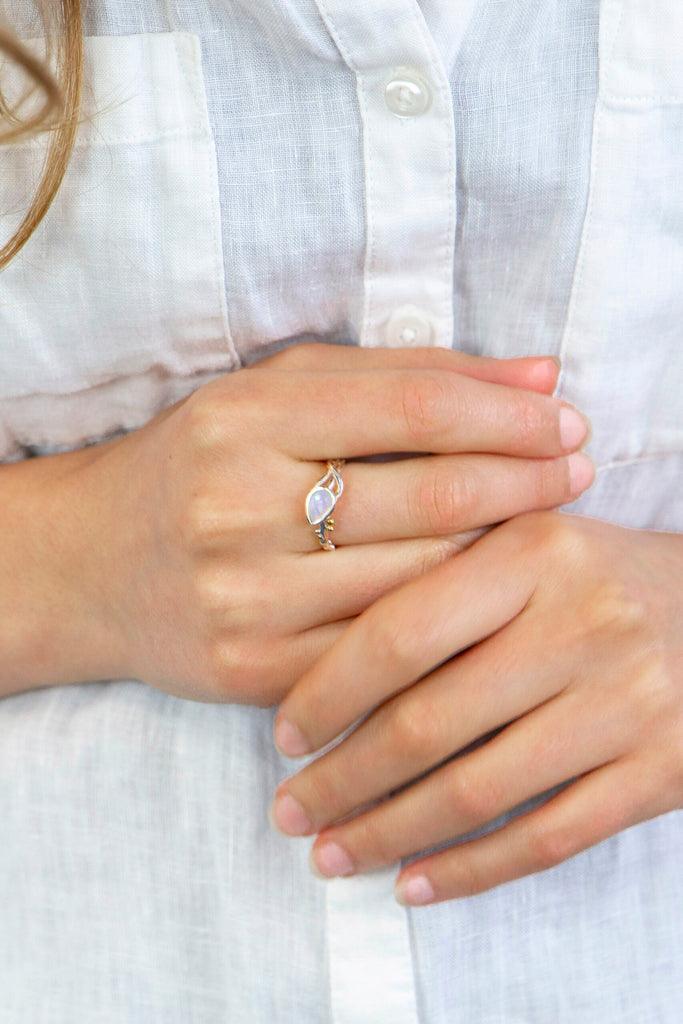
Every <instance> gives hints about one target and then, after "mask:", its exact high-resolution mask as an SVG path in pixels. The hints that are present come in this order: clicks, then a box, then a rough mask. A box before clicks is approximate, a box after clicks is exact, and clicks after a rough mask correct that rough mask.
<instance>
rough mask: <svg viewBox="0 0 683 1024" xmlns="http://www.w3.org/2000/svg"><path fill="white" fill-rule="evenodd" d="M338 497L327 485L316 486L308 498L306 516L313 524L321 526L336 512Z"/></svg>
mask: <svg viewBox="0 0 683 1024" xmlns="http://www.w3.org/2000/svg"><path fill="white" fill-rule="evenodd" d="M336 503H337V499H336V498H335V496H334V494H332V492H331V491H328V490H327V488H326V487H314V488H313V490H312V491H311V492H310V493H309V495H308V497H307V498H306V517H307V519H308V521H309V523H310V524H311V526H319V525H320V523H324V522H325V520H326V519H327V517H328V516H329V515H330V514H331V513H332V512H334V506H335V505H336Z"/></svg>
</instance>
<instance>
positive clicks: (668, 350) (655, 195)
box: [562, 0, 683, 465]
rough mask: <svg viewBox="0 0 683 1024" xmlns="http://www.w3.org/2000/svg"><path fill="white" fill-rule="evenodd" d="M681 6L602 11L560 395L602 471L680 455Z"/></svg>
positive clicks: (606, 1)
mask: <svg viewBox="0 0 683 1024" xmlns="http://www.w3.org/2000/svg"><path fill="white" fill-rule="evenodd" d="M682 139H683V5H681V4H678V3H670V2H668V0H602V4H601V20H600V85H599V94H598V102H597V106H596V111H595V122H594V131H593V150H592V164H591V186H590V193H589V200H588V207H587V211H586V217H585V223H584V230H583V237H582V243H581V249H580V253H579V258H578V262H577V266H576V272H575V278H574V285H573V291H572V297H571V301H570V307H569V314H568V321H567V326H566V331H565V336H564V339H563V364H564V372H563V381H562V391H563V394H564V396H565V397H567V398H568V399H569V400H570V401H573V402H576V404H577V405H579V406H580V407H581V408H583V409H584V410H585V411H586V412H587V413H588V415H589V416H590V417H591V419H592V421H593V426H594V440H593V445H592V453H593V454H594V456H595V458H596V460H597V462H598V464H599V465H600V464H602V465H605V464H610V463H620V462H625V461H630V460H637V459H641V458H648V457H656V456H661V455H666V454H670V453H672V452H680V451H683V409H682V403H681V394H682V393H683V145H682V144H681V140H682Z"/></svg>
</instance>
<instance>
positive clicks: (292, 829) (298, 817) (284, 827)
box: [269, 793, 313, 836]
mask: <svg viewBox="0 0 683 1024" xmlns="http://www.w3.org/2000/svg"><path fill="white" fill-rule="evenodd" d="M269 816H270V821H271V824H272V825H274V826H275V828H276V829H277V830H278V831H279V832H284V834H285V835H286V836H305V835H308V833H309V832H312V831H313V826H312V824H311V822H310V821H309V819H308V815H307V814H306V812H305V811H304V809H303V807H302V806H301V804H300V803H299V802H298V800H295V799H294V797H293V796H292V795H291V794H290V793H282V794H281V795H279V796H278V795H276V797H275V799H274V800H273V802H272V804H271V806H270V812H269Z"/></svg>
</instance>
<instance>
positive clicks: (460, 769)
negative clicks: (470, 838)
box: [447, 762, 501, 828]
mask: <svg viewBox="0 0 683 1024" xmlns="http://www.w3.org/2000/svg"><path fill="white" fill-rule="evenodd" d="M447 799H448V803H449V807H450V810H451V812H452V814H453V815H454V817H455V818H456V820H458V821H462V822H463V823H464V824H465V825H466V826H467V827H468V828H474V827H476V826H478V825H484V824H487V823H488V822H490V821H493V819H494V818H495V817H497V815H498V814H499V813H500V807H501V795H500V792H499V786H498V785H497V784H496V783H495V782H494V781H493V780H492V779H488V778H477V779H473V778H472V776H471V773H470V771H469V770H468V769H467V768H466V767H465V765H464V764H462V763H460V764H458V763H457V762H456V765H455V766H454V771H453V773H452V775H451V778H450V779H449V781H448V793H447Z"/></svg>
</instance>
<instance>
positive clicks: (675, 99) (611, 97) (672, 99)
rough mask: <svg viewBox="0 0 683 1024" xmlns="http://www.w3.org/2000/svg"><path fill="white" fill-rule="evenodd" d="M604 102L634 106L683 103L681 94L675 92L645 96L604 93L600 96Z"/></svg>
mask: <svg viewBox="0 0 683 1024" xmlns="http://www.w3.org/2000/svg"><path fill="white" fill-rule="evenodd" d="M602 99H603V101H604V103H605V104H611V105H613V106H623V105H626V104H633V105H634V106H636V105H637V106H678V105H680V104H681V103H683V95H681V96H677V95H676V93H659V94H656V95H654V96H653V95H646V96H622V95H620V94H619V93H613V92H609V93H605V94H604V96H603V97H602Z"/></svg>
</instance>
